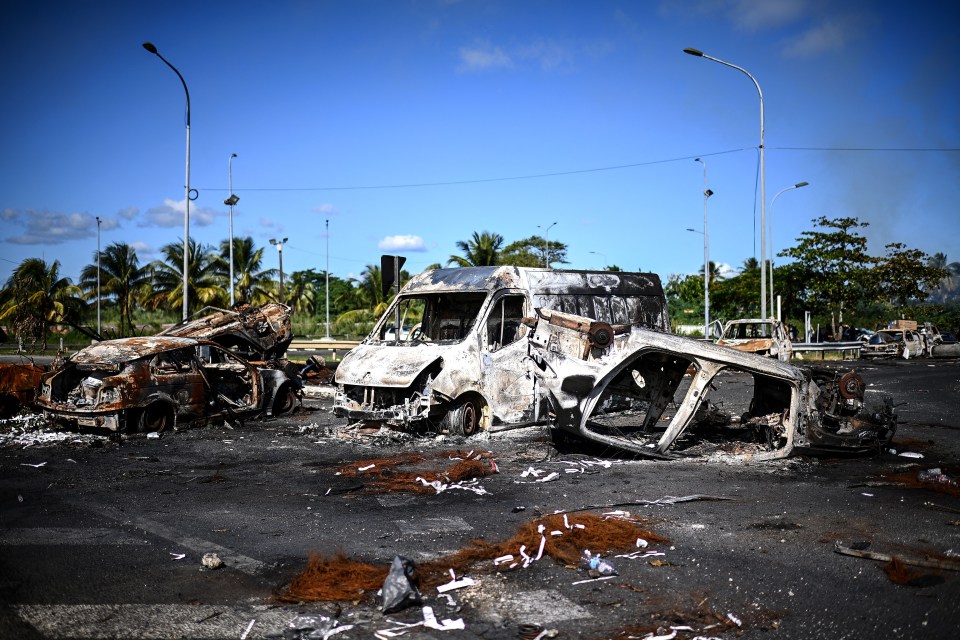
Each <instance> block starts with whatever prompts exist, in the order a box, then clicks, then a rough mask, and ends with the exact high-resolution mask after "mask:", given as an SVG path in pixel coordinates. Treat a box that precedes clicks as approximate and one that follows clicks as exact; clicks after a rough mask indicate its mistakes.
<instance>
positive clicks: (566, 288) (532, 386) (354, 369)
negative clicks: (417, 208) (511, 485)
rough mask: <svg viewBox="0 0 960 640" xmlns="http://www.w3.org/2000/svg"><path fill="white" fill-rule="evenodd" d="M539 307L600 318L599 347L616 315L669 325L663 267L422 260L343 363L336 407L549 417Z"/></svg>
mask: <svg viewBox="0 0 960 640" xmlns="http://www.w3.org/2000/svg"><path fill="white" fill-rule="evenodd" d="M537 310H551V311H553V310H556V311H562V312H565V313H568V314H573V315H577V316H584V317H587V318H590V319H592V320H596V321H599V322H600V323H603V326H607V327H609V331H608V332H609V335H607V336H603V335H600V334H598V335H597V336H596V340H597V344H598V345H600V346H603V342H604V341H605V340H606V341H607V342H608V343H612V342H613V332H614V331H615V327H616V326H618V325H622V326H627V325H640V326H643V327H647V328H650V329H655V330H659V331H664V332H666V331H668V330H669V326H670V323H669V320H668V317H667V304H666V300H665V298H664V294H663V286H662V284H661V282H660V278H659V276H657V274H655V273H627V272H614V271H572V270H571V271H559V270H554V269H533V268H524V267H467V268H458V269H435V270H431V271H425V272H423V273H421V274H419V275H417V276H415V277H414V278H412V279H411V280H410V281H409V282H408V283H407V284H406V286H404V287H403V289H402V290H401V291H400V293H399V294H398V295H397V297H396V298H395V299H394V301H393V304H392V305H391V306H390V308H389V309H388V310H387V311H386V313H384V314H383V316H382V317H381V318H380V320H379V322H378V323H377V324H376V326H374V328H373V331H372V332H371V333H370V335H369V336H367V338H365V339H364V340H363V341H362V342H361V343H360V345H358V346H357V347H355V348H354V349H352V350H351V351H350V352H349V353H348V354H347V355H346V356H345V357H344V359H343V361H342V362H341V363H340V364H339V366H338V367H337V373H336V383H337V394H336V400H335V403H334V413H335V415H337V416H339V417H345V418H348V419H349V420H350V421H353V422H357V421H360V422H365V423H374V424H376V423H379V424H384V423H386V424H390V425H394V426H399V427H403V428H407V429H410V430H435V431H441V432H447V433H453V434H458V435H472V434H473V433H476V432H477V431H479V430H481V429H487V430H493V431H496V430H501V429H506V428H510V427H514V426H520V425H525V424H535V423H539V422H546V421H548V416H547V408H548V404H547V395H546V391H545V390H544V389H542V388H541V386H540V384H539V382H538V377H537V376H536V375H534V373H533V367H535V366H537V365H536V364H535V363H534V361H533V358H532V357H531V352H530V345H529V340H528V339H527V332H528V331H529V330H530V326H531V325H532V324H533V322H532V319H533V318H536V317H537ZM524 318H526V319H527V323H526V324H525V323H524ZM396 326H401V327H410V329H409V330H408V331H401V332H397V331H396V330H395V327H396Z"/></svg>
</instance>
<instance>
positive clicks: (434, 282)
mask: <svg viewBox="0 0 960 640" xmlns="http://www.w3.org/2000/svg"><path fill="white" fill-rule="evenodd" d="M513 288H521V289H522V288H528V289H530V290H531V291H533V292H536V293H539V294H585V293H592V294H597V293H606V294H611V295H613V294H616V295H622V296H641V295H642V296H650V295H654V296H662V295H663V285H662V284H661V283H660V276H658V275H657V274H655V273H636V272H627V271H580V270H572V269H571V270H559V269H546V268H532V267H511V266H506V267H459V268H454V269H433V270H431V271H424V272H423V273H420V274H418V275H416V276H414V277H413V278H411V279H410V281H409V282H408V283H407V284H406V286H405V287H404V289H403V292H404V293H413V292H423V291H496V290H498V289H513Z"/></svg>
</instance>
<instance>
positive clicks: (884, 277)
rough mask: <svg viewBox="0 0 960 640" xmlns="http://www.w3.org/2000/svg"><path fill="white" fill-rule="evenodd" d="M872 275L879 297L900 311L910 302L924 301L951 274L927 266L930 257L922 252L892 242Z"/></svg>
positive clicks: (944, 270) (942, 269) (939, 268)
mask: <svg viewBox="0 0 960 640" xmlns="http://www.w3.org/2000/svg"><path fill="white" fill-rule="evenodd" d="M873 275H874V277H875V278H876V289H877V291H878V293H879V294H880V297H881V298H882V299H884V300H885V301H887V302H888V303H890V304H891V305H892V306H894V307H896V309H897V310H898V311H899V310H901V309H902V308H903V307H905V306H906V305H907V304H908V303H910V302H911V301H919V302H923V301H924V300H926V299H927V297H928V296H929V295H930V291H931V290H934V289H936V288H937V286H938V285H939V283H940V282H941V280H943V279H945V278H947V277H949V275H950V272H949V271H948V270H947V269H946V268H941V267H933V266H930V256H928V255H927V254H926V253H924V252H923V251H920V250H919V249H907V247H906V245H904V244H903V243H901V242H893V243H891V244H888V245H887V255H885V256H884V257H883V258H880V259H879V260H877V264H876V266H875V267H874V269H873Z"/></svg>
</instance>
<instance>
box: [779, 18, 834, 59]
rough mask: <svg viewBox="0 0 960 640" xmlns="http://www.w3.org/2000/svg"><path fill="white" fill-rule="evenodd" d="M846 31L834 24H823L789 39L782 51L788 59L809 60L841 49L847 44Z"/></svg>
mask: <svg viewBox="0 0 960 640" xmlns="http://www.w3.org/2000/svg"><path fill="white" fill-rule="evenodd" d="M847 37H848V34H847V33H846V30H845V29H844V28H843V27H842V26H841V25H840V24H837V23H836V22H825V23H823V24H821V25H819V26H816V27H814V28H812V29H808V30H807V31H805V32H804V33H802V34H800V35H799V36H797V37H796V38H791V39H790V40H789V41H788V42H787V45H786V46H785V47H784V49H783V54H784V55H785V56H787V57H788V58H810V57H813V56H816V55H819V54H821V53H824V52H825V51H836V50H839V49H842V48H843V46H844V44H846V42H847Z"/></svg>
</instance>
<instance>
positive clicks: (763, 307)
mask: <svg viewBox="0 0 960 640" xmlns="http://www.w3.org/2000/svg"><path fill="white" fill-rule="evenodd" d="M683 52H684V53H688V54H690V55H691V56H696V57H698V58H706V59H707V60H713V61H714V62H719V63H720V64H722V65H724V66H727V67H730V68H731V69H736V70H737V71H740V72H742V73H744V74H745V75H746V76H747V77H748V78H750V79H751V80H753V85H754V86H755V87H756V88H757V93H758V94H759V95H760V317H761V318H766V317H767V280H766V277H765V276H764V274H765V273H766V271H765V267H766V261H767V255H766V237H765V234H766V231H765V229H766V226H767V221H766V217H767V211H766V199H767V195H766V175H765V167H764V145H763V92H762V91H760V83H759V82H757V79H756V78H754V77H753V76H752V75H750V72H748V71H747V70H746V69H744V68H743V67H738V66H737V65H735V64H730V63H729V62H725V61H723V60H721V59H719V58H714V57H713V56H708V55H707V54H705V53H704V52H703V51H700V50H699V49H691V48H687V49H684V50H683Z"/></svg>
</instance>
